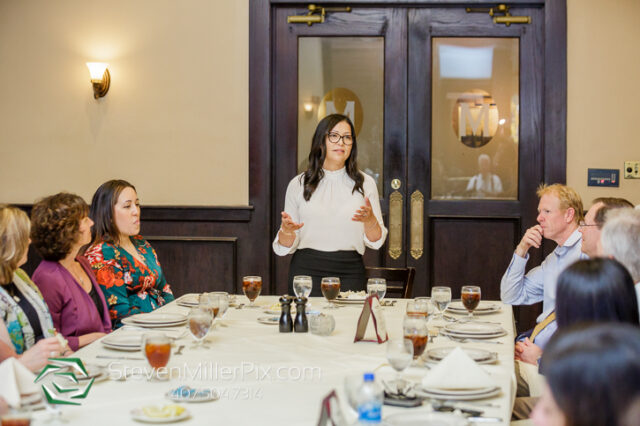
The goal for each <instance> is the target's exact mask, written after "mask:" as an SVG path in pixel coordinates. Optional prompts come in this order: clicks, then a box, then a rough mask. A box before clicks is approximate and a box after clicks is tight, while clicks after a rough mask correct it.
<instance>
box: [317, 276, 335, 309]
mask: <svg viewBox="0 0 640 426" xmlns="http://www.w3.org/2000/svg"><path fill="white" fill-rule="evenodd" d="M320 289H321V290H322V295H323V296H324V297H325V298H326V299H327V302H329V304H328V305H327V306H326V308H327V309H335V308H337V306H336V305H335V304H334V303H333V301H334V300H335V299H336V297H338V294H339V293H340V278H338V277H324V278H322V281H321V282H320Z"/></svg>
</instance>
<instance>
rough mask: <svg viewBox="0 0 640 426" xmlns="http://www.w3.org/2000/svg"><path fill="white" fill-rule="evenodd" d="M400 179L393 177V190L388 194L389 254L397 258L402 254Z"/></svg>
mask: <svg viewBox="0 0 640 426" xmlns="http://www.w3.org/2000/svg"><path fill="white" fill-rule="evenodd" d="M400 185H401V182H400V179H393V180H392V181H391V187H392V188H393V189H394V191H393V192H392V193H391V195H389V256H390V257H391V258H392V259H394V260H395V259H397V258H399V257H400V256H401V255H402V205H403V203H404V201H403V197H402V194H401V193H400V191H398V189H399V188H400Z"/></svg>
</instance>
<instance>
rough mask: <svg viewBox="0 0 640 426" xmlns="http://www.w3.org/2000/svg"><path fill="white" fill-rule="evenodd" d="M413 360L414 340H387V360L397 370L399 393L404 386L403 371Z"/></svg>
mask: <svg viewBox="0 0 640 426" xmlns="http://www.w3.org/2000/svg"><path fill="white" fill-rule="evenodd" d="M411 360H413V342H412V341H411V340H410V339H391V340H388V341H387V361H389V364H390V365H391V367H393V369H394V370H396V389H397V390H398V393H399V392H400V391H401V390H402V389H403V388H404V385H402V386H401V383H403V382H404V381H403V380H402V374H401V373H402V371H403V370H404V369H405V368H407V367H408V366H409V365H410V364H411Z"/></svg>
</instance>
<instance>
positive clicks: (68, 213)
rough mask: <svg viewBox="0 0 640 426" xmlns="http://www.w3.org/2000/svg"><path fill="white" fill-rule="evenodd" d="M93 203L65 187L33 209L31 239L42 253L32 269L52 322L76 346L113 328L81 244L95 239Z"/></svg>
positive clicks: (70, 343)
mask: <svg viewBox="0 0 640 426" xmlns="http://www.w3.org/2000/svg"><path fill="white" fill-rule="evenodd" d="M88 214H89V206H87V203H85V201H84V200H83V199H82V198H81V197H79V196H77V195H74V194H68V193H65V192H61V193H59V194H56V195H52V196H50V197H46V198H43V199H42V200H40V201H38V202H37V203H36V204H35V205H34V206H33V210H32V211H31V240H32V242H33V245H34V246H35V248H36V250H38V253H40V256H42V258H43V259H44V260H43V261H42V262H40V265H38V268H37V269H36V270H35V272H34V273H33V281H34V282H35V283H36V285H37V286H38V288H39V289H40V291H41V292H42V295H43V296H44V300H45V301H46V302H47V305H48V306H49V311H50V312H51V317H52V318H53V324H54V325H55V327H56V329H58V330H59V331H60V333H62V335H63V336H64V337H65V338H66V339H67V341H68V342H69V346H70V347H71V349H73V350H74V351H76V350H78V348H81V347H83V346H85V345H88V344H89V343H91V342H93V341H94V340H97V339H99V338H100V337H102V336H104V335H105V334H106V333H109V332H110V331H111V320H110V319H109V311H108V309H107V303H106V301H105V298H104V295H103V294H102V290H101V289H100V286H99V285H98V283H97V282H96V279H95V276H94V275H93V271H92V270H91V265H89V262H88V261H87V259H85V258H84V257H82V255H81V253H80V251H81V249H82V248H83V247H84V246H86V245H87V244H89V243H90V242H91V227H92V226H93V221H92V220H91V219H90V218H89V216H88Z"/></svg>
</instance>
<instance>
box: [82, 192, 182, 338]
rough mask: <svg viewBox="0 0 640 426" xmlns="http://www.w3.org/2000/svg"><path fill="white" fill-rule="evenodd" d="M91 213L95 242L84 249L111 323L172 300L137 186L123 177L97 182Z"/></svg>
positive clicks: (115, 325) (149, 310)
mask: <svg viewBox="0 0 640 426" xmlns="http://www.w3.org/2000/svg"><path fill="white" fill-rule="evenodd" d="M89 216H90V217H91V219H92V220H93V222H94V227H93V238H92V243H91V245H90V246H89V248H88V249H87V250H86V252H85V256H86V258H87V259H88V260H89V263H90V264H91V267H92V268H93V272H94V273H95V275H96V278H97V281H98V284H100V287H101V288H102V291H103V293H104V295H105V297H106V299H107V304H108V305H109V314H110V316H111V321H112V324H113V328H114V329H115V328H118V327H120V326H121V325H122V319H123V318H126V317H128V316H130V315H133V314H138V313H142V312H151V311H153V310H154V309H156V308H158V307H160V306H162V305H164V304H166V303H168V302H171V301H172V300H173V294H172V293H171V288H170V287H169V284H167V280H166V279H165V276H164V273H163V272H162V267H161V266H160V262H158V257H157V255H156V252H155V250H154V249H153V248H152V247H151V245H150V244H149V243H148V242H147V241H146V240H145V239H144V238H142V236H141V235H139V234H140V201H139V199H138V195H137V193H136V189H135V187H134V186H133V185H131V184H130V183H128V182H126V181H123V180H110V181H108V182H105V183H104V184H102V185H101V186H100V188H98V190H97V191H96V193H95V194H93V199H92V201H91V210H90V211H89Z"/></svg>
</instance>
